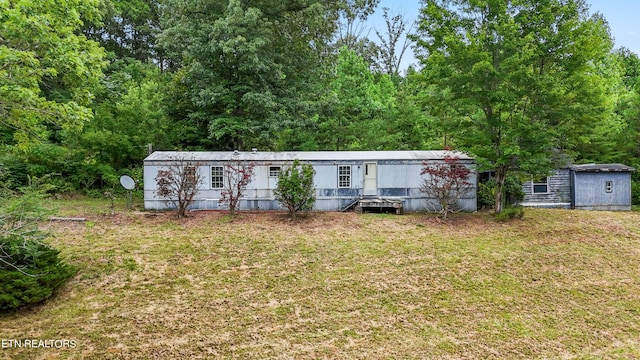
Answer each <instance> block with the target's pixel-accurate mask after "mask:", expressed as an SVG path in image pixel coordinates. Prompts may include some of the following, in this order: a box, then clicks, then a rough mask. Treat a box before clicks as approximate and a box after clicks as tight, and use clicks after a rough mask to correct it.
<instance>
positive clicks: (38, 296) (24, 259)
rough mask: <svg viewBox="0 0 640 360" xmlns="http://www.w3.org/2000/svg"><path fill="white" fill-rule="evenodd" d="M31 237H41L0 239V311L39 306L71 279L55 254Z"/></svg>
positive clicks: (69, 270) (12, 236) (45, 245)
mask: <svg viewBox="0 0 640 360" xmlns="http://www.w3.org/2000/svg"><path fill="white" fill-rule="evenodd" d="M33 235H42V234H31V236H24V235H8V236H2V237H0V249H1V251H2V257H0V311H7V310H15V309H18V308H21V307H24V306H28V305H33V304H37V303H40V302H42V301H43V300H46V299H48V298H49V297H51V295H53V293H54V291H55V290H56V289H57V288H58V287H60V286H61V285H62V284H64V282H65V281H67V280H68V279H69V278H70V277H71V276H73V275H74V270H73V269H72V268H71V267H70V266H69V265H67V264H65V263H64V262H63V261H62V259H61V258H60V256H59V254H60V251H59V250H56V249H54V248H52V247H50V246H48V245H47V244H46V243H44V242H43V241H42V240H40V239H34V238H33V237H32V236H33Z"/></svg>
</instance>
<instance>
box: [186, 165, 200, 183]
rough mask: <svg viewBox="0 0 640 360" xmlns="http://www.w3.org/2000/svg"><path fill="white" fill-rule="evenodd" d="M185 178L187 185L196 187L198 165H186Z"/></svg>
mask: <svg viewBox="0 0 640 360" xmlns="http://www.w3.org/2000/svg"><path fill="white" fill-rule="evenodd" d="M184 179H185V185H186V186H188V187H195V186H196V185H197V184H196V167H195V166H185V167H184Z"/></svg>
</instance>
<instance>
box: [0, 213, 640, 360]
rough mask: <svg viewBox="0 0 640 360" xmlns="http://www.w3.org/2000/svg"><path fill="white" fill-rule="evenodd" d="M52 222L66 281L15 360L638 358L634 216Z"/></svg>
mask: <svg viewBox="0 0 640 360" xmlns="http://www.w3.org/2000/svg"><path fill="white" fill-rule="evenodd" d="M83 215H86V216H89V222H88V223H87V224H86V225H79V224H65V223H61V224H52V225H51V227H52V230H53V231H55V233H56V234H57V237H56V238H55V239H54V243H55V245H56V246H57V247H58V248H60V249H62V250H63V252H64V254H65V255H66V257H67V259H68V261H69V262H71V263H73V264H74V265H76V266H77V267H78V268H79V270H80V271H79V274H78V275H77V276H76V277H75V278H74V279H73V280H72V281H70V282H69V283H68V284H66V285H65V286H64V288H63V289H62V290H61V291H60V292H59V293H58V294H57V296H56V297H55V298H54V299H52V300H51V301H50V302H48V303H46V304H44V305H42V306H40V307H38V308H36V309H32V310H26V311H22V312H19V313H17V314H12V315H4V316H2V317H0V322H1V323H2V328H3V331H2V336H1V337H2V338H4V339H25V338H39V339H75V340H76V341H77V343H78V348H76V349H61V350H57V349H4V350H3V351H2V353H1V354H2V355H1V356H2V357H5V358H11V359H48V358H91V359H138V358H158V359H174V358H194V359H209V358H230V359H245V358H251V359H253V358H270V359H323V358H326V359H347V358H348V359H383V358H403V359H431V358H433V359H480V358H483V359H505V358H511V359H512V358H521V359H525V358H526V359H531V358H538V359H572V358H585V359H586V358H598V359H600V358H611V359H632V358H640V321H639V319H640V305H639V304H640V273H639V272H638V269H639V268H640V253H639V249H640V221H639V220H640V214H638V213H606V212H597V213H596V212H593V213H592V212H578V211H562V210H530V211H527V215H526V217H525V219H524V220H517V221H512V222H507V223H497V222H495V221H493V220H492V219H491V217H490V216H489V215H486V214H458V215H457V216H455V217H454V218H453V219H452V220H451V221H448V222H446V223H443V222H441V221H439V220H437V218H436V217H434V216H430V215H405V216H390V215H373V214H365V215H356V214H352V213H316V214H311V215H310V216H308V217H307V218H303V219H300V220H297V221H290V220H288V219H287V218H286V217H285V216H284V214H280V213H269V212H264V213H242V214H240V215H239V216H238V217H237V218H235V219H230V218H228V216H227V215H226V214H225V213H222V212H197V213H194V214H192V216H191V217H189V218H186V219H180V220H178V219H175V218H174V217H172V216H171V215H170V214H164V215H158V216H154V217H148V216H147V215H146V214H145V213H119V214H118V215H117V216H116V217H114V218H112V217H108V216H103V215H91V214H83Z"/></svg>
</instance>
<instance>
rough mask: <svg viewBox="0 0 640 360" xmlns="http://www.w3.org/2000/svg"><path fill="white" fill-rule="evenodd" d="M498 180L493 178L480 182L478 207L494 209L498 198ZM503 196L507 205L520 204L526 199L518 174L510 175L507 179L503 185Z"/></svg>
mask: <svg viewBox="0 0 640 360" xmlns="http://www.w3.org/2000/svg"><path fill="white" fill-rule="evenodd" d="M496 188H497V186H496V180H495V178H491V179H490V180H488V181H485V182H481V183H479V184H478V193H477V194H478V195H477V196H478V208H479V209H493V208H494V206H495V199H496ZM503 198H504V199H505V201H506V204H507V205H515V204H519V203H520V202H522V201H523V200H524V191H523V190H522V181H521V179H519V178H518V177H517V176H514V175H509V176H507V178H506V179H505V182H504V187H503Z"/></svg>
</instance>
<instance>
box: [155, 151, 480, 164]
mask: <svg viewBox="0 0 640 360" xmlns="http://www.w3.org/2000/svg"><path fill="white" fill-rule="evenodd" d="M234 154H237V155H234ZM447 155H449V156H455V157H457V158H459V159H460V160H473V158H472V157H470V156H469V155H467V154H465V153H461V152H456V151H446V150H411V151H282V152H271V151H256V152H242V151H241V152H237V153H236V152H233V151H193V152H190V151H156V152H154V153H152V154H151V155H149V156H148V157H147V158H146V159H144V161H145V162H147V161H171V160H174V159H187V160H190V161H229V160H232V159H235V156H237V157H238V158H239V159H240V160H253V161H293V160H295V159H298V160H301V161H323V160H324V161H330V160H340V161H341V160H356V161H359V160H363V161H368V160H371V161H374V160H441V159H443V158H444V157H445V156H447Z"/></svg>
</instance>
